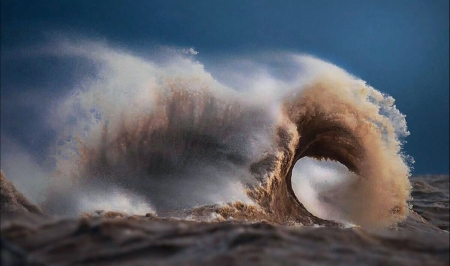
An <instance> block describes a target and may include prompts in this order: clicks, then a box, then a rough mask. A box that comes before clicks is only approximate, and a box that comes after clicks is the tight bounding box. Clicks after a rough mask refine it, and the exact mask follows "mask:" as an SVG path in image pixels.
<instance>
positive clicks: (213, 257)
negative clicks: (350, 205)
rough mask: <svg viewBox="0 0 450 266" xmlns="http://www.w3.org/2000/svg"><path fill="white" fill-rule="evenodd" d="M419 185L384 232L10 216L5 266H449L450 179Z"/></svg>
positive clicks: (150, 218) (117, 216) (115, 216)
mask: <svg viewBox="0 0 450 266" xmlns="http://www.w3.org/2000/svg"><path fill="white" fill-rule="evenodd" d="M411 181H412V183H413V185H414V186H413V196H414V200H413V202H412V204H413V210H414V212H411V213H410V214H409V216H408V218H407V219H406V220H405V221H404V222H402V223H400V224H398V225H397V226H394V227H391V228H388V229H383V230H366V229H363V228H359V227H353V228H337V227H307V226H298V225H297V226H282V225H274V224H270V223H267V222H264V221H260V222H248V221H247V222H246V221H243V220H233V221H224V222H197V221H186V220H178V219H172V218H161V217H156V216H154V215H151V214H148V215H147V216H127V215H125V214H121V213H113V212H109V213H102V214H98V215H90V216H89V217H88V216H87V217H84V218H80V219H62V220H61V219H60V220H54V219H53V218H48V217H47V218H36V217H32V216H20V215H19V216H17V215H16V216H15V217H16V218H15V219H12V218H11V217H10V216H8V215H2V231H1V233H2V234H1V236H2V261H3V262H5V261H9V262H11V261H16V262H18V263H19V264H16V265H25V264H24V263H28V264H29V265H448V263H449V234H448V231H446V230H448V226H449V219H448V217H449V216H448V211H449V209H448V206H449V193H448V186H449V182H448V176H416V177H413V178H412V179H411ZM419 214H420V215H422V216H419ZM8 217H9V218H8ZM21 263H22V264H21ZM39 263H42V264H39ZM2 265H5V264H2Z"/></svg>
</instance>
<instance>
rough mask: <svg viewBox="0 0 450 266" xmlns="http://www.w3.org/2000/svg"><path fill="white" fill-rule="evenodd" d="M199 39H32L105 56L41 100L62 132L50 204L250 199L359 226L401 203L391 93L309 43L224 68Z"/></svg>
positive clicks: (289, 215) (71, 56) (61, 50)
mask: <svg viewBox="0 0 450 266" xmlns="http://www.w3.org/2000/svg"><path fill="white" fill-rule="evenodd" d="M196 53H197V52H196V51H195V50H193V49H179V50H177V49H160V50H158V51H157V53H155V54H154V55H147V56H145V57H144V56H138V55H134V54H131V53H129V52H127V51H123V50H120V49H117V48H113V47H109V46H107V45H106V44H103V43H98V42H90V41H76V42H68V41H61V40H59V41H56V42H54V43H52V44H49V46H48V47H46V48H45V49H41V50H40V51H35V52H34V54H33V55H32V56H39V57H48V56H50V57H62V58H65V59H66V60H69V61H70V60H74V61H75V60H79V59H82V60H85V61H86V62H89V63H90V64H91V67H92V66H93V67H94V69H96V73H95V75H92V74H91V75H89V76H87V77H82V78H80V80H79V81H78V82H77V83H76V85H75V86H74V87H73V89H72V90H71V91H70V93H68V94H67V95H65V96H64V97H62V98H61V99H59V100H58V101H56V102H55V103H54V104H53V105H51V106H50V107H49V111H48V113H46V116H47V117H46V118H47V121H48V123H49V125H50V126H51V128H52V130H54V131H55V132H57V136H58V137H57V139H56V140H55V141H54V145H52V146H51V147H50V148H49V150H50V154H49V155H50V156H51V157H52V158H53V160H54V169H53V170H54V171H53V174H52V175H51V176H49V177H48V179H47V183H48V184H49V185H48V186H47V185H45V187H44V188H39V189H40V190H41V191H44V192H45V194H46V196H45V199H44V200H43V201H42V202H41V205H42V207H43V208H44V209H45V210H47V211H48V212H50V213H53V214H57V215H78V214H80V213H82V212H91V211H94V210H96V209H103V210H115V211H122V212H126V213H133V214H135V213H141V214H144V213H146V212H156V213H164V212H168V211H172V210H178V209H189V208H195V207H199V206H202V205H206V204H224V203H228V202H236V201H242V202H244V203H245V204H250V205H255V206H257V208H259V209H260V211H261V213H262V214H263V215H264V216H265V217H261V218H264V219H267V217H269V218H270V219H272V220H274V221H277V222H279V223H289V222H295V221H298V220H301V219H300V218H301V217H300V216H302V215H304V212H303V209H304V207H306V209H307V210H308V211H309V212H311V213H312V214H313V215H316V216H319V217H320V218H323V219H330V220H337V221H341V222H347V223H352V224H358V225H363V226H378V225H381V226H385V225H390V224H392V223H395V222H398V221H400V220H402V219H404V218H405V217H406V215H407V213H408V211H409V206H408V204H407V201H408V200H409V197H410V196H409V194H410V189H411V186H410V184H409V181H408V177H409V167H408V164H407V161H408V160H409V159H408V157H407V156H406V155H403V154H402V150H401V148H402V146H401V144H402V143H401V140H402V138H403V137H405V136H407V135H408V134H409V133H408V131H407V127H406V122H405V117H404V115H402V114H401V113H400V112H399V111H398V110H397V109H396V107H395V105H394V99H393V98H392V97H390V96H387V95H384V94H382V93H380V92H379V91H377V90H375V89H374V88H372V87H370V86H368V85H367V84H365V82H364V81H362V80H360V79H358V78H355V77H353V76H352V75H350V74H348V73H346V72H345V71H344V70H342V69H340V68H338V67H337V66H334V65H332V64H330V63H327V62H323V61H321V60H319V59H316V58H313V57H310V56H306V55H298V54H292V53H267V54H264V55H262V56H261V57H260V60H256V59H246V60H234V61H233V60H231V61H230V62H229V64H225V65H214V66H213V67H211V68H212V69H213V71H212V72H213V73H215V75H216V74H217V75H219V77H218V78H217V79H216V78H215V77H214V76H213V75H212V74H211V73H209V72H208V71H206V70H205V67H204V65H203V64H202V63H200V62H198V61H196V60H195V54H196ZM230 66H231V67H230ZM274 66H275V67H274ZM221 69H222V70H221ZM2 143H3V140H2ZM12 153H13V152H11V153H10V154H12ZM2 154H3V151H2ZM305 157H310V158H313V159H309V158H305ZM302 158H303V159H302ZM316 159H321V160H323V159H329V160H331V161H333V162H331V161H329V162H323V161H322V162H320V163H317V161H316ZM337 162H339V163H337ZM2 164H3V159H2ZM5 171H6V174H7V175H8V173H7V170H5ZM47 183H46V184H47ZM297 199H298V200H297ZM303 205H304V207H303Z"/></svg>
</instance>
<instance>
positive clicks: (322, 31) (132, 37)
mask: <svg viewBox="0 0 450 266" xmlns="http://www.w3.org/2000/svg"><path fill="white" fill-rule="evenodd" d="M55 31H56V32H71V33H77V34H81V35H83V36H85V37H89V38H91V37H92V38H95V39H104V40H107V41H108V42H110V43H113V44H115V45H117V46H120V47H125V48H126V49H129V50H132V51H136V52H143V51H145V49H146V47H150V46H153V45H173V46H181V47H195V49H196V50H197V51H199V52H200V53H199V54H198V58H199V61H201V62H206V63H205V67H206V69H207V70H208V62H214V59H215V58H223V57H226V56H227V55H230V56H239V55H241V54H242V55H245V54H249V53H254V52H255V51H265V50H267V51H274V50H279V51H292V52H298V53H308V54H312V55H315V56H317V57H319V58H321V59H324V60H327V61H330V62H332V63H334V64H336V65H338V66H340V67H342V68H344V69H346V70H347V71H349V72H350V73H352V74H354V75H356V76H358V77H360V78H362V79H363V80H366V81H367V82H368V83H369V84H370V85H371V86H373V87H375V88H377V89H378V90H380V91H382V92H385V93H388V94H390V95H392V96H393V97H394V98H395V99H396V103H397V107H398V109H399V110H400V111H401V112H402V113H404V114H406V119H407V122H408V126H409V131H410V132H411V135H410V136H409V137H407V139H406V140H407V143H406V144H405V151H406V153H407V154H409V155H411V156H413V157H414V159H415V161H416V163H415V165H414V173H415V174H426V173H430V174H438V173H448V172H449V137H448V135H449V75H448V73H449V2H448V1H445V0H444V1H441V0H433V1H427V0H423V1H412V0H405V1H403V0H396V1H382V0H381V1H351V0H346V1H333V0H327V1H312V0H311V1H202V0H199V1H168V0H165V1H150V0H149V1H117V0H111V1H84V0H78V1H42V0H36V1H20V0H2V1H1V55H2V63H1V96H2V114H1V118H2V123H1V130H2V133H5V134H8V135H11V136H14V138H15V141H17V142H19V143H21V144H22V145H24V146H26V147H29V149H30V150H34V151H35V152H36V153H39V154H40V153H42V151H43V150H44V149H45V147H46V144H48V143H46V142H45V138H43V137H42V136H38V135H36V134H33V132H38V130H37V129H38V128H39V127H40V125H39V117H38V116H37V115H36V110H35V109H32V108H28V109H27V107H26V106H25V107H24V106H21V109H20V110H21V111H20V112H18V111H17V108H18V107H17V106H14V104H11V103H10V102H9V101H8V99H11V98H13V97H20V94H21V92H24V91H35V92H36V94H38V95H39V94H42V95H44V94H45V95H50V96H48V97H52V95H53V96H54V97H57V95H59V94H61V93H64V90H65V89H68V88H69V87H70V85H68V83H70V81H71V80H73V81H74V82H75V80H76V79H77V77H78V76H82V75H84V74H86V73H85V72H89V67H81V66H78V67H77V64H75V65H74V64H73V63H72V64H71V66H66V65H64V64H65V63H64V62H58V61H57V59H49V60H24V61H21V60H7V59H5V58H8V56H9V55H10V54H11V51H14V50H15V49H17V48H18V47H27V46H33V45H34V46H35V45H39V44H40V43H42V42H44V41H45V38H46V36H47V34H48V33H51V32H55ZM81 64H82V62H80V65H81ZM55 76H57V77H58V78H54V77H55ZM59 83H60V84H59ZM58 84H59V85H61V86H57V85H58ZM54 88H58V89H57V90H56V89H54ZM42 108H45V106H43V107H42ZM39 132H40V133H39V134H42V135H51V134H52V132H50V131H48V132H47V131H44V132H42V131H39Z"/></svg>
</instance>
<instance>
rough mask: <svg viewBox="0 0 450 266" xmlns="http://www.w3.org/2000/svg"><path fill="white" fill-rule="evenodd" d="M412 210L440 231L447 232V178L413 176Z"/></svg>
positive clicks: (440, 176)
mask: <svg viewBox="0 0 450 266" xmlns="http://www.w3.org/2000/svg"><path fill="white" fill-rule="evenodd" d="M411 183H412V185H413V191H412V193H411V195H412V197H413V202H412V204H413V208H414V211H415V212H417V213H418V214H419V215H420V216H422V217H423V218H424V219H425V220H427V221H429V222H430V223H431V224H433V225H435V226H437V227H439V228H440V229H442V230H446V231H448V230H449V225H448V223H449V222H448V221H449V177H448V176H447V175H425V176H413V177H412V178H411Z"/></svg>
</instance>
